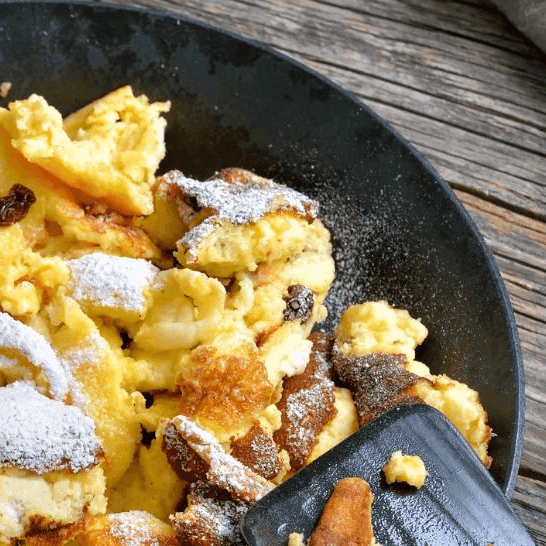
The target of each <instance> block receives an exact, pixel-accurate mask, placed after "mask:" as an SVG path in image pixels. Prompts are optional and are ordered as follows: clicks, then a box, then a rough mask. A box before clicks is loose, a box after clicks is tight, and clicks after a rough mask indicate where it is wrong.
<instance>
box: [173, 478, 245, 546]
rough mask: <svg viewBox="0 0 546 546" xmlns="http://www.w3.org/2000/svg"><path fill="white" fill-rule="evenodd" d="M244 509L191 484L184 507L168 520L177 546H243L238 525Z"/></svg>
mask: <svg viewBox="0 0 546 546" xmlns="http://www.w3.org/2000/svg"><path fill="white" fill-rule="evenodd" d="M247 510H248V506H247V505H245V504H243V503H241V502H234V501H232V500H229V499H226V498H223V497H222V496H221V495H218V494H216V493H215V492H214V491H212V490H211V489H210V488H208V487H206V486H203V484H202V483H199V482H197V483H195V484H192V487H191V489H190V494H189V495H188V506H187V507H186V509H185V510H184V512H177V513H176V514H174V516H172V518H171V521H172V525H173V528H174V529H175V531H176V536H177V537H178V540H179V541H180V543H181V544H187V545H188V546H244V545H245V544H246V541H245V540H244V538H243V536H242V534H241V531H240V526H241V522H242V519H243V517H244V515H245V514H246V512H247Z"/></svg>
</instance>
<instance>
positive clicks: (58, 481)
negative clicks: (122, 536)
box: [0, 466, 106, 546]
mask: <svg viewBox="0 0 546 546" xmlns="http://www.w3.org/2000/svg"><path fill="white" fill-rule="evenodd" d="M104 490H105V478H104V474H103V472H102V469H101V468H100V467H99V466H95V467H93V468H90V469H88V470H83V471H81V472H78V473H76V474H70V473H66V472H64V471H55V472H49V473H46V474H41V475H38V474H35V473H32V472H26V471H22V470H16V469H7V468H4V469H0V498H1V499H2V510H0V545H2V546H4V545H6V546H7V545H8V544H13V543H14V542H10V541H13V540H15V539H21V538H22V537H23V536H25V540H26V536H27V535H28V534H29V533H30V534H33V533H37V532H40V531H44V535H45V537H44V540H43V542H41V544H43V545H44V546H52V545H53V544H58V545H59V546H64V544H65V542H64V541H63V542H60V541H59V542H54V541H53V540H51V538H50V533H51V532H52V530H53V529H56V528H59V527H61V526H64V525H68V524H71V523H74V522H77V521H79V520H80V519H81V518H82V517H83V516H84V515H85V514H87V515H95V514H103V513H104V512H105V511H106V497H105V496H104ZM37 544H40V543H39V542H38V543H37Z"/></svg>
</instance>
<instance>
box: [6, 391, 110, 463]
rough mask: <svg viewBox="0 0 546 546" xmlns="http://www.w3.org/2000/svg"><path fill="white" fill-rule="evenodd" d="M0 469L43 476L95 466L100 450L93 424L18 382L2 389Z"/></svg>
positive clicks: (72, 407)
mask: <svg viewBox="0 0 546 546" xmlns="http://www.w3.org/2000/svg"><path fill="white" fill-rule="evenodd" d="M0 407H1V408H2V421H3V423H4V424H5V425H6V426H3V427H2V428H0V467H13V468H20V469H22V470H30V471H32V472H36V473H37V474H44V473H46V472H51V471H53V470H68V471H70V472H79V471H81V470H85V469H86V468H89V467H91V466H95V465H96V464H98V463H99V459H100V457H101V455H102V450H101V447H100V444H99V440H98V439H97V437H96V436H95V425H94V423H93V420H92V419H91V418H89V417H87V416H86V415H84V414H83V412H82V411H81V410H80V409H79V408H78V407H76V406H66V405H64V404H63V403H62V402H59V401H58V400H51V399H50V398H47V397H45V396H44V395H43V394H40V393H39V392H38V391H37V390H36V389H35V388H34V387H33V386H32V385H31V384H30V383H27V382H23V381H18V382H16V383H11V384H10V385H7V386H5V387H1V388H0Z"/></svg>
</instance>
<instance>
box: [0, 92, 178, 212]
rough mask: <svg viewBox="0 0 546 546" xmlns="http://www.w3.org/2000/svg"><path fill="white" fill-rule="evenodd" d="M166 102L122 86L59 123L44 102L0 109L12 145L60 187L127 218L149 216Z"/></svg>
mask: <svg viewBox="0 0 546 546" xmlns="http://www.w3.org/2000/svg"><path fill="white" fill-rule="evenodd" d="M169 109H170V103H169V102H162V103H160V102H156V103H151V104H150V103H149V102H148V99H147V97H145V96H139V97H135V96H134V94H133V91H132V89H131V87H130V86H124V87H121V88H119V89H116V90H115V91H112V92H111V93H109V94H107V95H105V96H104V97H102V98H100V99H98V100H96V101H94V102H92V103H90V104H88V105H87V106H85V107H84V108H82V109H81V110H78V111H76V112H74V113H73V114H71V115H70V116H68V117H67V118H66V119H64V120H63V118H62V116H61V114H60V112H59V111H57V110H56V109H55V108H54V107H53V106H50V105H49V104H48V103H47V102H46V100H45V99H44V98H43V97H40V96H38V95H31V96H30V97H29V98H28V99H26V100H18V101H14V102H12V103H10V104H9V106H8V109H7V110H6V109H1V110H0V123H1V124H2V125H3V126H4V127H5V128H6V129H7V130H8V131H9V132H10V134H11V137H12V145H13V146H14V147H15V148H16V149H17V150H19V151H20V152H21V153H22V154H23V156H25V158H26V159H28V160H29V161H30V162H32V163H36V164H38V165H40V167H42V168H43V169H45V170H46V171H48V172H50V173H51V174H53V175H54V176H56V177H58V178H59V179H60V180H62V182H63V183H64V184H66V185H67V186H69V187H71V188H75V189H77V190H80V191H81V192H83V193H84V194H86V195H88V196H90V197H92V198H102V199H104V200H105V201H106V202H107V203H109V204H111V205H112V206H113V207H114V208H115V209H116V210H118V211H119V212H121V213H122V214H127V215H141V214H150V213H151V212H152V210H153V198H152V191H151V186H152V185H153V183H154V175H155V171H156V170H157V168H158V166H159V163H160V161H161V159H163V157H164V155H165V143H164V132H165V126H166V121H165V119H164V118H163V117H162V116H161V114H162V113H164V112H168V111H169Z"/></svg>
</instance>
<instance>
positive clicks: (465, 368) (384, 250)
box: [0, 2, 524, 497]
mask: <svg viewBox="0 0 546 546" xmlns="http://www.w3.org/2000/svg"><path fill="white" fill-rule="evenodd" d="M0 61H1V63H2V78H3V80H4V81H10V82H12V84H13V87H12V89H11V91H10V93H9V96H8V98H7V99H2V100H1V101H0V103H1V104H2V106H5V105H7V103H8V102H9V101H10V100H14V99H17V98H26V97H27V96H28V95H29V94H30V93H32V92H36V93H39V94H42V95H43V96H45V97H46V99H47V100H48V101H49V102H50V103H51V104H53V105H54V106H56V107H57V108H59V109H60V110H61V112H62V113H64V114H68V113H70V112H71V111H73V110H75V109H76V108H78V107H80V106H83V105H84V104H86V103H88V102H90V101H91V100H93V99H96V98H98V97H100V96H101V95H103V94H105V93H106V92H108V91H110V90H112V89H114V88H116V87H118V86H121V85H124V84H127V83H130V84H131V85H132V86H133V88H134V89H135V92H138V93H146V94H147V95H148V96H149V97H150V98H151V99H153V100H166V99H170V100H172V102H173V108H172V110H171V112H170V114H169V115H168V123H169V125H168V132H167V149H168V155H167V157H166V159H165V161H164V164H163V165H162V170H167V169H169V168H173V167H177V168H181V169H182V170H183V171H184V172H185V174H187V175H191V176H195V177H207V176H209V175H211V174H212V173H214V171H216V170H218V169H220V168H223V167H228V166H239V167H244V168H247V169H251V170H255V171H257V172H258V173H259V174H261V175H264V176H269V177H273V178H275V179H277V180H279V181H283V182H285V183H287V184H289V185H292V186H294V187H296V188H298V189H300V190H302V191H304V192H306V193H308V194H309V195H311V196H313V197H315V198H317V199H318V200H319V202H320V203H321V206H322V209H321V210H322V216H323V219H324V221H325V223H326V224H327V226H328V227H329V228H330V230H331V231H332V234H333V242H334V248H335V259H336V263H337V268H338V277H337V280H336V282H335V285H334V289H333V291H332V295H331V297H329V300H328V306H329V309H330V317H329V319H328V321H327V322H326V323H325V324H324V325H323V328H331V327H332V325H333V324H335V322H336V320H337V317H338V316H339V313H340V310H341V309H342V308H343V307H344V306H346V305H347V304H350V303H355V302H358V301H361V300H364V299H379V298H381V299H386V300H388V301H389V302H390V303H392V304H394V305H396V306H399V307H404V308H407V309H408V310H409V311H410V313H411V314H412V315H413V316H416V317H421V318H422V320H423V322H424V324H425V325H426V326H427V327H428V328H429V332H430V334H429V337H428V339H427V341H426V342H425V344H424V345H423V347H422V349H421V350H420V352H419V353H418V358H419V359H420V360H422V361H423V362H425V363H426V364H428V365H429V366H430V367H431V369H432V371H433V372H435V373H438V372H444V373H447V374H449V375H451V376H452V377H454V378H456V379H459V380H462V381H465V382H466V383H468V384H469V385H470V386H472V387H473V388H475V389H477V390H478V391H479V392H480V396H481V399H482V402H483V404H484V406H485V408H486V410H487V411H488V413H489V416H490V424H491V426H492V427H493V430H494V432H495V433H496V435H497V436H496V437H495V438H494V439H493V441H492V443H491V454H492V456H493V458H494V463H493V466H492V468H491V472H492V474H493V476H494V478H495V479H496V481H497V482H498V483H499V485H500V486H501V487H502V489H503V490H504V492H505V493H506V494H507V495H508V496H509V497H510V496H511V495H512V492H513V489H514V485H515V479H516V476H517V469H518V465H519V458H520V453H521V445H522V435H523V418H524V390H523V371H522V362H521V355H520V350H519V345H518V339H517V331H516V325H515V322H514V317H513V312H512V309H511V306H510V303H509V300H508V297H507V294H506V291H505V288H504V285H503V283H502V280H501V278H500V275H499V272H498V269H497V267H496V265H495V263H494V260H493V258H492V256H491V254H490V252H489V250H488V249H487V247H486V246H485V244H484V242H483V239H482V237H481V236H480V234H479V233H478V231H477V229H476V227H475V225H474V223H473V222H472V220H471V219H470V217H469V215H468V214H467V213H466V212H465V210H464V209H463V207H462V206H461V205H460V203H459V202H458V201H457V199H456V198H455V197H454V195H453V194H452V192H451V190H450V189H449V187H448V185H447V184H446V183H445V182H444V181H443V180H442V179H441V178H440V177H439V175H438V174H437V173H436V172H435V171H434V170H433V168H432V167H431V166H430V165H429V164H428V163H427V162H426V160H425V159H424V158H423V157H422V156H421V155H420V154H418V153H417V152H416V151H415V150H414V149H413V148H412V146H411V145H409V144H408V143H407V142H406V141H405V140H403V139H402V138H401V137H400V136H399V135H398V134H397V133H396V132H395V131H393V130H392V129H391V128H390V127H389V126H388V124H386V123H385V122H384V121H383V120H382V119H380V118H379V117H378V116H377V115H375V114H374V113H373V112H371V111H370V110H369V109H368V108H367V107H366V106H364V105H362V104H361V103H359V102H358V101H356V100H355V99H353V98H352V97H351V96H350V95H349V94H348V93H346V92H345V91H343V90H342V89H340V88H338V87H337V86H335V85H334V84H332V83H331V82H328V81H327V80H325V79H323V78H320V77H318V76H316V75H315V74H314V73H312V72H311V71H309V70H307V69H305V68H303V67H302V66H300V65H298V64H296V63H294V62H292V61H290V60H288V59H287V58H286V57H284V56H282V55H279V54H277V53H274V52H272V51H271V50H268V49H267V48H264V47H262V46H260V45H258V44H255V43H253V42H251V41H247V40H244V39H241V38H239V37H237V36H234V35H231V34H229V33H226V32H223V31H219V30H217V29H214V28H211V27H208V26H206V25H203V24H200V23H196V22H192V21H189V20H186V19H183V18H177V17H172V16H168V15H164V14H159V13H154V12H147V11H143V10H137V9H128V8H113V7H108V6H101V5H99V4H96V3H95V4H81V3H69V4H64V3H49V2H46V3H44V2H28V3H27V2H23V3H21V2H7V3H2V4H0Z"/></svg>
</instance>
